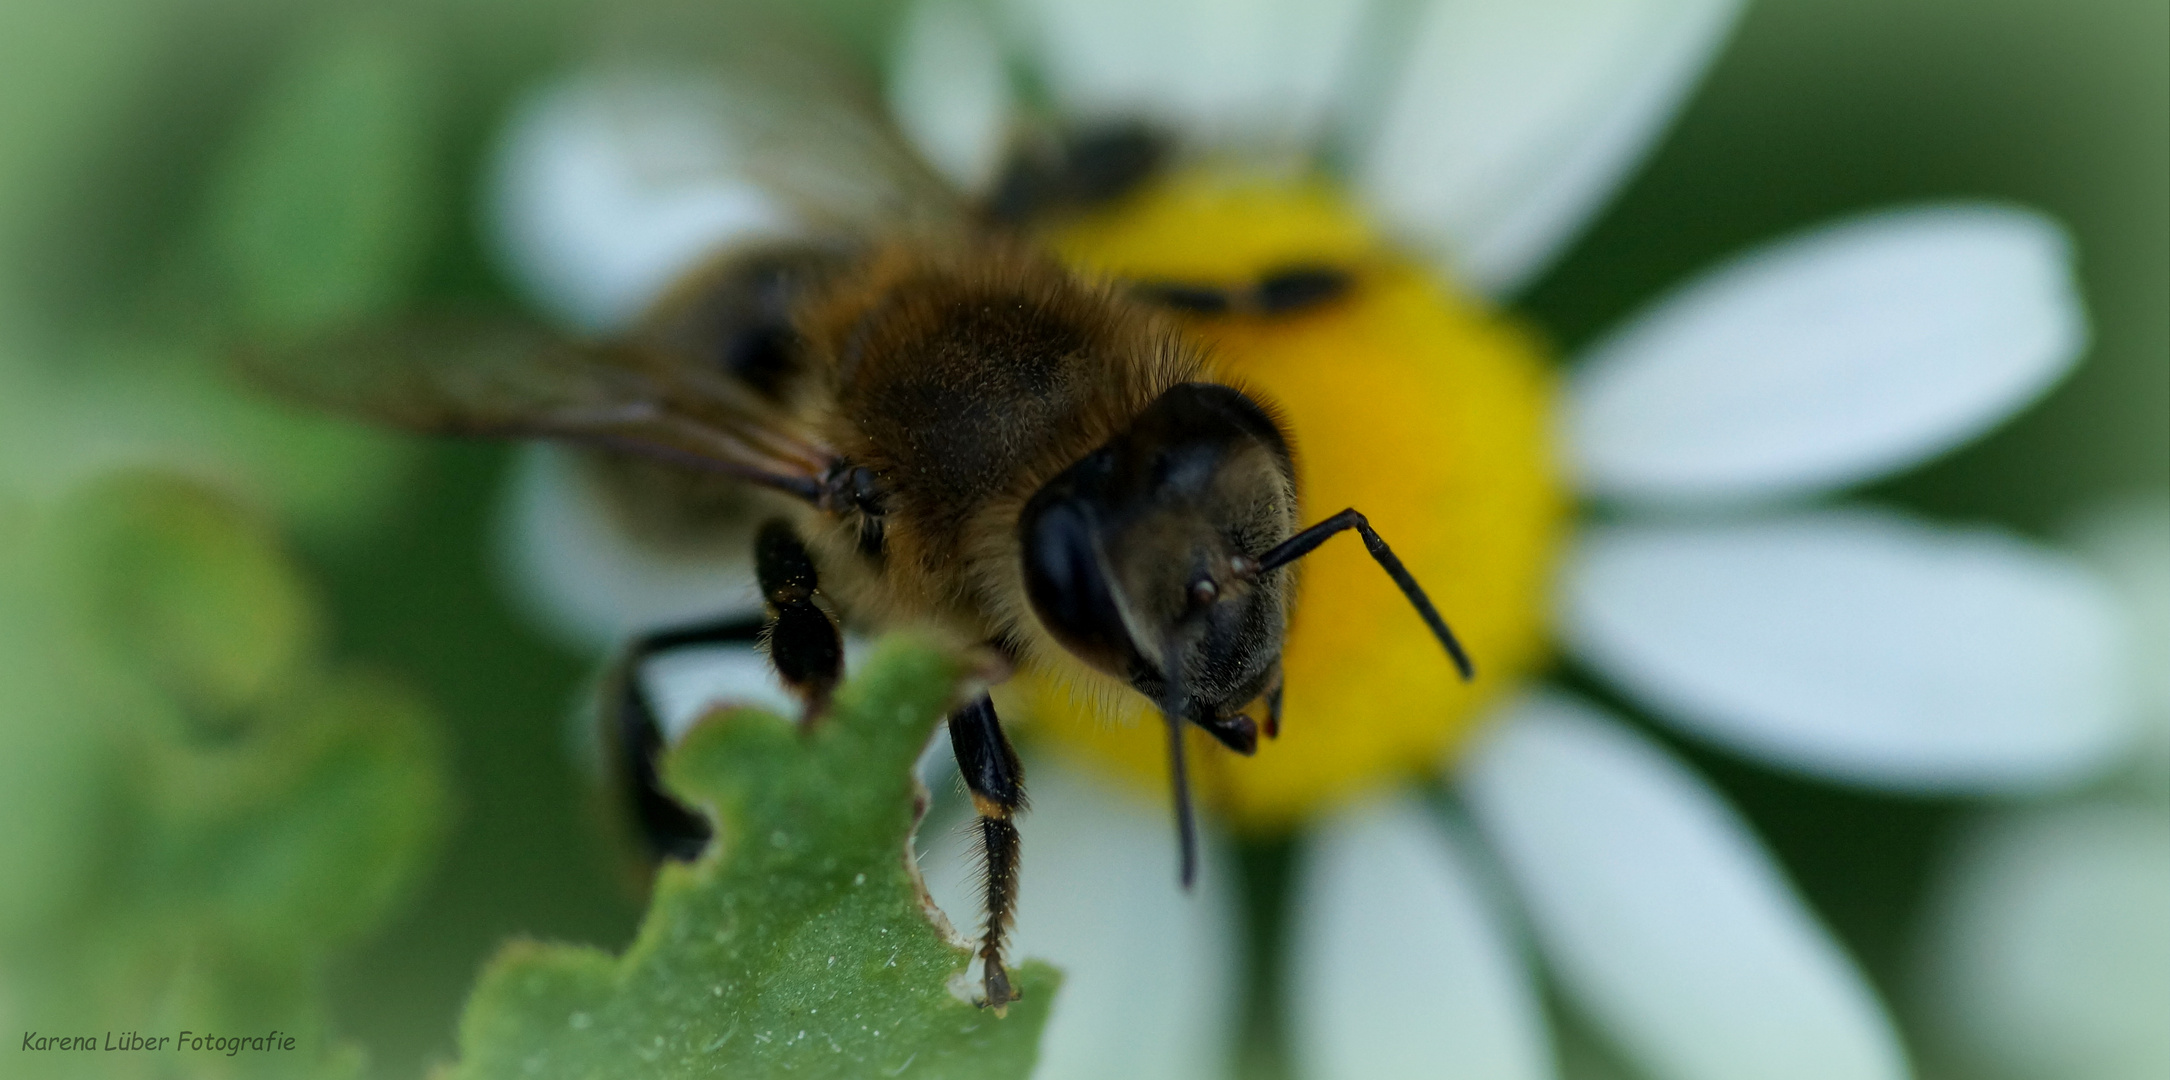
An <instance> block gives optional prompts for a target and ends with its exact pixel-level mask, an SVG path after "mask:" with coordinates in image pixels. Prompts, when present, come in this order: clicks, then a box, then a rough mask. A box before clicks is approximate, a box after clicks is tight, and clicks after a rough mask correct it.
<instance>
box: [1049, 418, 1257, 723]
mask: <svg viewBox="0 0 2170 1080" xmlns="http://www.w3.org/2000/svg"><path fill="white" fill-rule="evenodd" d="M1295 527H1296V495H1295V481H1294V468H1293V466H1292V465H1291V463H1290V459H1289V450H1288V443H1287V441H1286V439H1285V438H1284V437H1283V436H1282V434H1281V431H1280V429H1279V427H1278V426H1277V425H1276V424H1275V423H1274V421H1273V420H1272V418H1270V417H1269V416H1268V415H1267V414H1266V412H1265V410H1263V409H1261V408H1260V407H1259V405H1258V404H1257V403H1256V402H1254V401H1252V400H1251V399H1250V398H1248V397H1245V396H1244V395H1243V394H1242V393H1240V392H1238V391H1236V390H1233V389H1231V388H1229V387H1226V386H1219V385H1214V384H1210V383H1184V384H1181V385H1179V386H1176V387H1175V388H1173V389H1171V390H1169V391H1167V392H1166V393H1164V394H1162V395H1161V396H1160V397H1159V398H1158V399H1157V400H1155V401H1154V402H1153V404H1152V405H1151V406H1149V407H1147V408H1146V410H1145V411H1144V412H1142V413H1141V414H1140V415H1139V416H1138V417H1137V418H1136V419H1135V420H1134V421H1133V422H1132V423H1131V424H1130V426H1129V427H1128V428H1126V429H1124V431H1123V432H1122V433H1120V434H1118V435H1117V436H1115V438H1113V439H1111V440H1109V441H1108V442H1107V444H1106V445H1103V446H1101V447H1100V448H1099V449H1097V450H1095V451H1093V452H1092V453H1090V454H1088V455H1086V456H1085V457H1084V458H1082V459H1080V460H1079V461H1078V462H1076V463H1075V464H1073V465H1071V466H1070V467H1069V468H1068V469H1066V470H1064V471H1063V472H1062V473H1061V474H1060V475H1058V476H1056V477H1055V478H1054V479H1053V480H1051V481H1049V482H1048V483H1047V485H1046V486H1045V487H1042V488H1041V489H1040V491H1039V492H1038V493H1036V494H1035V495H1034V496H1033V497H1032V499H1031V500H1030V501H1029V502H1028V503H1027V504H1026V506H1025V510H1024V513H1023V514H1022V515H1021V516H1020V518H1019V523H1018V528H1019V533H1020V540H1021V541H1022V548H1023V556H1024V563H1025V566H1024V571H1025V591H1026V595H1027V596H1028V597H1029V599H1030V601H1031V604H1032V608H1033V612H1034V614H1036V615H1037V616H1038V617H1039V619H1040V622H1041V624H1042V625H1044V626H1045V627H1046V628H1047V630H1048V632H1049V633H1051V634H1052V635H1053V636H1054V637H1055V639H1056V640H1057V641H1059V642H1060V643H1061V644H1062V645H1063V646H1064V647H1065V648H1066V649H1068V650H1069V651H1071V652H1072V653H1074V654H1076V655H1077V656H1078V657H1079V658H1080V659H1082V660H1084V661H1085V662H1087V663H1089V664H1091V665H1093V666H1094V667H1096V668H1099V669H1100V670H1102V671H1105V672H1108V673H1109V674H1112V675H1115V676H1116V677H1118V678H1121V679H1123V680H1125V681H1127V682H1128V683H1130V685H1131V686H1133V687H1135V688H1136V689H1137V690H1138V691H1139V692H1140V693H1143V694H1145V695H1146V696H1147V697H1149V698H1151V699H1153V701H1154V702H1156V703H1157V704H1159V705H1160V707H1161V709H1162V710H1163V711H1164V712H1167V713H1168V714H1169V715H1170V716H1171V717H1174V716H1181V717H1183V718H1184V719H1187V720H1190V721H1192V722H1194V723H1198V724H1200V725H1202V726H1204V727H1206V728H1207V729H1208V730H1209V731H1214V732H1215V733H1216V734H1223V733H1222V731H1221V730H1220V726H1221V721H1223V720H1225V719H1227V718H1228V717H1229V716H1230V715H1231V714H1232V713H1234V712H1235V710H1238V709H1240V708H1242V707H1243V706H1244V705H1245V704H1247V703H1249V702H1251V701H1252V700H1254V699H1256V698H1257V697H1258V696H1259V694H1260V693H1261V692H1263V691H1264V690H1265V688H1266V686H1267V683H1268V682H1269V680H1270V679H1271V678H1272V675H1273V670H1274V665H1275V663H1276V661H1278V660H1279V659H1280V655H1281V645H1282V640H1283V638H1284V637H1285V636H1286V634H1287V630H1288V617H1289V606H1290V600H1291V597H1292V595H1293V591H1294V590H1293V587H1292V584H1291V583H1290V582H1289V580H1288V575H1285V574H1261V573H1260V572H1259V563H1258V555H1259V554H1260V553H1262V552H1265V551H1267V550H1269V549H1272V548H1273V547H1274V546H1275V545H1277V544H1279V543H1281V542H1282V541H1283V540H1285V539H1287V538H1288V537H1289V535H1290V534H1291V533H1293V532H1294V531H1295ZM1223 741H1228V737H1227V736H1226V735H1225V734H1223Z"/></svg>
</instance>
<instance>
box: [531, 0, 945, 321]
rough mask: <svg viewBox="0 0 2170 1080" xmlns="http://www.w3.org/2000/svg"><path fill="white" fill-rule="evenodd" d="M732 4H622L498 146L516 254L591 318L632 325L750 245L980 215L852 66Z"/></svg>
mask: <svg viewBox="0 0 2170 1080" xmlns="http://www.w3.org/2000/svg"><path fill="white" fill-rule="evenodd" d="M716 6H727V7H731V8H733V9H735V11H736V13H734V15H733V16H732V17H730V18H723V17H720V16H711V17H703V13H702V12H698V11H692V10H681V11H677V12H673V13H671V15H670V17H668V18H666V17H664V16H662V15H657V14H652V13H651V14H648V15H645V16H637V17H636V16H620V17H619V19H620V23H619V25H618V26H617V27H616V31H617V32H616V33H614V34H610V35H607V38H606V44H605V46H604V47H603V49H602V51H601V53H600V55H598V56H596V57H594V58H593V59H592V61H591V62H590V63H589V64H587V65H585V66H584V67H583V68H582V69H580V70H579V71H577V72H574V73H572V74H569V75H568V76H566V77H564V78H562V79H560V80H558V81H556V82H554V83H552V84H551V85H548V86H545V87H542V88H539V89H538V91H537V92H536V93H535V94H534V95H532V96H531V97H530V98H529V99H528V100H527V102H526V103H525V104H524V105H523V106H522V107H521V108H520V109H519V110H517V111H516V112H515V114H514V116H513V118H512V121H511V123H510V125H509V127H508V129H507V131H506V136H505V138H504V140H503V142H502V143H501V144H500V152H499V156H498V160H497V164H496V167H495V168H494V169H493V171H492V175H493V177H494V181H493V184H494V187H493V195H492V198H491V200H490V202H491V206H492V208H493V215H494V225H495V229H494V232H495V234H496V237H497V239H498V240H499V241H500V243H501V244H502V246H503V254H504V255H505V256H507V269H508V270H510V271H511V273H512V274H513V275H514V276H515V277H516V278H518V279H520V280H521V283H522V285H523V286H524V287H525V288H526V289H527V291H528V292H530V293H531V294H532V295H534V296H535V297H536V298H537V299H540V300H542V301H544V302H545V304H546V305H547V306H548V307H550V308H551V309H552V310H553V311H554V312H555V313H556V314H558V315H559V316H561V317H565V318H568V319H570V320H571V321H573V322H574V323H576V324H578V325H580V326H582V327H584V328H585V329H587V330H589V331H591V332H615V331H620V330H623V329H624V328H625V327H627V326H630V325H631V324H632V323H634V322H635V321H636V320H637V318H638V316H639V315H640V314H641V313H643V312H645V311H646V310H647V309H648V308H649V307H650V306H651V305H652V304H653V303H654V302H655V301H656V300H657V299H658V298H659V297H660V296H662V295H663V294H664V293H665V292H666V291H667V290H668V289H669V287H670V286H671V285H672V284H673V283H674V282H676V281H678V280H681V279H682V278H683V277H684V275H685V274H686V273H687V272H689V271H691V270H694V269H695V268H697V267H699V266H702V265H704V264H708V263H711V262H713V261H715V260H716V259H717V258H718V257H719V256H723V255H726V254H729V253H730V252H732V251H734V250H743V249H745V248H748V247H753V246H762V245H767V244H773V243H776V242H779V241H783V242H791V241H809V240H812V241H822V242H828V241H834V240H838V239H845V238H869V237H876V236H882V235H890V234H896V233H899V232H903V233H908V234H924V233H932V234H944V233H953V232H955V231H956V230H958V229H959V228H961V227H962V225H963V223H964V222H965V221H966V220H967V217H966V203H965V201H964V200H963V198H962V197H961V196H960V195H958V193H957V192H955V191H954V190H952V189H951V188H950V186H949V185H948V184H947V183H946V182H945V181H944V180H942V179H941V177H940V176H939V175H937V174H936V173H935V172H934V171H933V170H932V168H931V167H929V166H928V165H927V164H926V163H925V162H923V161H921V160H920V158H919V157H918V156H917V155H916V154H915V153H914V152H913V150H912V149H911V147H910V146H909V145H908V144H907V143H906V142H905V140H904V138H903V136H902V135H900V134H899V133H898V131H897V129H896V128H895V126H894V125H893V124H892V123H891V122H890V120H889V118H888V115H887V113H886V111H885V109H884V107H883V104H882V101H881V98H880V95H879V94H878V93H876V92H875V90H874V89H873V87H871V86H870V85H869V83H868V80H867V78H866V77H865V75H864V74H863V73H862V72H860V71H859V70H858V69H857V68H855V67H854V65H852V64H850V63H848V62H846V61H845V60H843V59H841V58H839V57H837V56H835V55H834V54H833V52H832V51H829V50H826V49H825V48H824V47H823V46H822V45H821V44H820V43H819V42H818V41H817V40H816V39H814V38H812V37H811V36H809V35H804V34H794V33H792V32H791V31H790V30H789V29H786V28H777V27H771V26H768V25H766V24H765V23H762V22H759V21H754V20H751V19H750V17H748V16H745V15H743V9H744V5H716ZM775 21H777V19H776V18H774V17H772V18H770V19H769V20H768V22H775Z"/></svg>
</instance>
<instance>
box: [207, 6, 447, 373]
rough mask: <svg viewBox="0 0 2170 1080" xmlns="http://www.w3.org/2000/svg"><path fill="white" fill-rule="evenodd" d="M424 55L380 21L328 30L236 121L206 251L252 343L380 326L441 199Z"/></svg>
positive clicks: (347, 21)
mask: <svg viewBox="0 0 2170 1080" xmlns="http://www.w3.org/2000/svg"><path fill="white" fill-rule="evenodd" d="M424 58H425V54H424V46H423V44H422V43H421V41H419V40H418V39H417V37H416V36H415V35H414V34H412V33H410V32H408V31H406V30H404V29H402V25H401V23H399V22H398V21H395V20H393V19H391V18H388V17H386V18H372V17H352V18H344V19H336V20H333V21H330V22H328V23H326V24H325V25H323V26H322V27H320V28H319V30H318V31H317V32H316V34H315V35H314V36H313V37H312V38H310V39H308V40H305V41H304V42H303V43H302V44H301V45H300V47H299V48H298V49H297V50H296V52H295V55H294V56H293V57H292V58H291V59H290V61H289V62H288V64H287V66H286V68H285V70H284V71H283V72H281V73H280V74H279V75H278V76H277V77H276V78H274V79H273V80H272V83H271V85H270V86H269V87H268V88H267V89H266V92H265V94H264V96H263V99H262V100H261V101H260V102H259V103H258V107H257V109H256V111H255V113H254V114H253V115H252V116H250V117H249V118H248V119H247V121H246V122H245V123H244V125H243V128H242V130H241V132H240V135H239V138H238V140H237V142H236V145H235V146H234V147H233V148H232V150H231V151H230V152H229V153H230V157H229V159H228V160H227V162H226V164H225V167H224V169H223V170H222V175H221V177H220V181H221V182H220V183H219V184H218V185H217V186H216V188H215V189H214V192H213V201H212V207H211V219H210V224H211V237H210V239H211V243H212V245H213V253H214V255H215V256H216V257H217V259H218V260H219V262H220V263H222V264H223V269H224V270H225V272H226V275H227V277H228V278H229V280H230V284H231V285H232V286H233V287H234V289H235V300H236V302H237V304H238V307H239V314H240V316H241V319H242V322H243V325H244V326H246V327H247V328H249V329H250V330H254V331H258V332H276V331H292V330H302V329H307V328H309V327H311V326H314V325H319V324H323V323H327V322H337V321H345V320H352V319H357V318H361V317H364V316H368V315H373V314H381V313H383V312H385V311H387V310H389V309H390V307H391V306H393V304H395V303H396V302H397V301H398V300H399V299H400V297H401V295H402V294H403V293H404V292H405V290H406V288H407V287H408V284H409V282H410V279H411V278H412V277H413V275H414V271H415V269H416V267H417V266H418V264H419V263H420V261H421V259H422V257H423V255H424V254H425V253H426V251H427V249H428V245H429V241H430V236H431V226H432V224H433V222H432V221H431V217H432V214H433V207H435V206H436V205H438V204H439V203H440V202H441V201H442V200H441V195H440V192H439V190H438V188H439V186H440V179H441V178H440V177H439V175H438V162H437V161H436V160H435V149H436V148H435V145H434V144H435V141H436V132H435V128H434V123H433V121H432V116H433V115H434V113H435V111H436V107H437V102H436V100H435V94H434V93H433V92H432V91H433V86H434V84H433V81H432V72H431V71H430V70H429V68H428V65H427V64H426V63H425V62H424Z"/></svg>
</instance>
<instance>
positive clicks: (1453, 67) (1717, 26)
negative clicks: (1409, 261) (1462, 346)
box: [1358, 0, 1741, 296]
mask: <svg viewBox="0 0 2170 1080" xmlns="http://www.w3.org/2000/svg"><path fill="white" fill-rule="evenodd" d="M1740 6H1741V5H1740V3H1739V2H1738V0H1572V2H1561V0H1548V2H1546V3H1534V4H1533V3H1508V2H1500V0H1432V2H1431V3H1430V4H1429V5H1428V6H1426V7H1425V8H1424V10H1423V11H1422V12H1421V14H1420V15H1419V18H1418V22H1417V25H1416V27H1415V28H1414V31H1413V38H1412V40H1411V42H1410V44H1409V47H1408V54H1407V60H1406V61H1405V62H1404V69H1403V72H1402V75H1401V79H1400V82H1399V84H1398V85H1397V86H1395V87H1394V88H1393V89H1392V90H1391V92H1390V93H1391V96H1390V97H1389V98H1388V101H1387V104H1386V107H1385V111H1384V115H1383V117H1382V119H1381V121H1380V124H1379V127H1378V130H1377V132H1376V135H1375V136H1374V141H1373V142H1372V144H1371V146H1370V148H1369V150H1368V152H1367V153H1366V154H1365V155H1364V157H1363V158H1362V160H1361V161H1360V162H1359V168H1358V182H1359V183H1360V184H1361V186H1362V187H1363V189H1364V191H1365V192H1366V194H1367V195H1368V196H1369V197H1370V198H1371V199H1372V201H1373V202H1375V203H1376V204H1377V205H1378V207H1379V210H1380V212H1381V213H1382V214H1384V215H1385V216H1386V218H1387V219H1388V220H1389V221H1391V222H1393V223H1395V224H1396V225H1398V226H1400V227H1401V228H1403V229H1404V230H1406V231H1407V232H1409V233H1410V234H1411V235H1412V236H1414V237H1415V238H1417V239H1418V240H1420V241H1422V242H1423V243H1424V244H1426V245H1427V246H1429V247H1431V248H1432V249H1433V250H1434V251H1436V252H1437V253H1438V254H1440V255H1441V256H1443V257H1444V258H1445V259H1446V260H1447V262H1448V263H1449V264H1450V267H1451V269H1453V270H1454V271H1455V272H1456V274H1457V276H1459V277H1460V278H1461V279H1462V280H1463V281H1465V282H1466V283H1469V284H1471V285H1473V286H1474V287H1476V288H1477V289H1479V290H1482V291H1484V292H1487V293H1490V294H1492V295H1495V296H1496V295H1505V294H1508V293H1512V292H1513V291H1515V289H1517V288H1518V287H1520V286H1521V285H1522V284H1523V283H1525V282H1527V281H1528V280H1530V279H1531V278H1533V277H1535V276H1536V275H1537V273H1538V272H1540V271H1541V270H1543V269H1544V267H1545V266H1546V265H1547V264H1548V263H1549V262H1550V261H1551V260H1552V258H1553V256H1554V255H1555V254H1556V253H1558V252H1559V251H1560V249H1562V248H1563V247H1565V246H1566V245H1567V243H1568V242H1569V241H1570V240H1572V239H1573V238H1574V236H1575V234H1576V233H1577V232H1579V231H1580V229H1581V227H1582V225H1583V223H1584V222H1585V221H1587V220H1588V219H1589V218H1590V217H1592V216H1593V215H1594V214H1595V213H1596V212H1597V210H1598V208H1599V207H1600V206H1602V205H1603V204H1604V201H1605V199H1606V197H1607V196H1609V195H1611V193H1612V191H1613V189H1614V188H1615V187H1617V186H1618V185H1619V184H1620V182H1621V181H1622V180H1623V179H1624V178H1625V177H1626V175H1627V173H1628V171H1629V170H1630V169H1632V168H1633V167H1634V166H1635V164H1636V163H1637V162H1638V161H1640V160H1641V158H1642V156H1643V154H1644V152H1645V151H1647V150H1648V149H1649V147H1650V146H1651V144H1652V143H1654V142H1655V141H1656V139H1657V136H1658V134H1659V133H1660V132H1662V131H1663V130H1664V129H1665V127H1666V125H1667V124H1668V123H1669V122H1670V121H1671V120H1672V117H1673V113H1674V112H1675V111H1676V110H1677V109H1678V108H1679V107H1680V104H1681V102H1682V101H1683V100H1685V99H1686V97H1687V95H1688V91H1689V90H1691V89H1692V88H1693V87H1694V86H1695V83H1696V81H1697V79H1698V78H1700V77H1701V75H1702V72H1703V69H1704V67H1705V66H1706V65H1707V64H1708V63H1709V62H1710V59H1711V57H1712V56H1714V55H1715V54H1716V53H1717V51H1718V47H1719V46H1720V45H1721V44H1722V43H1723V42H1724V41H1725V38H1726V35H1727V33H1728V31H1729V30H1730V29H1731V28H1732V25H1733V20H1734V17H1735V16H1736V15H1737V14H1738V13H1739V10H1740Z"/></svg>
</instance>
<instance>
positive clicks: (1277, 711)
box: [1264, 664, 1281, 739]
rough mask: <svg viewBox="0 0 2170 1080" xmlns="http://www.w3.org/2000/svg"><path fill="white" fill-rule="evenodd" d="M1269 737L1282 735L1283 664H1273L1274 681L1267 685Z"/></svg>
mask: <svg viewBox="0 0 2170 1080" xmlns="http://www.w3.org/2000/svg"><path fill="white" fill-rule="evenodd" d="M1264 734H1265V736H1266V737H1267V738H1269V739H1278V738H1280V737H1281V665H1279V664H1275V665H1274V666H1273V683H1272V685H1269V686H1268V687H1266V726H1265V728H1264Z"/></svg>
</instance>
